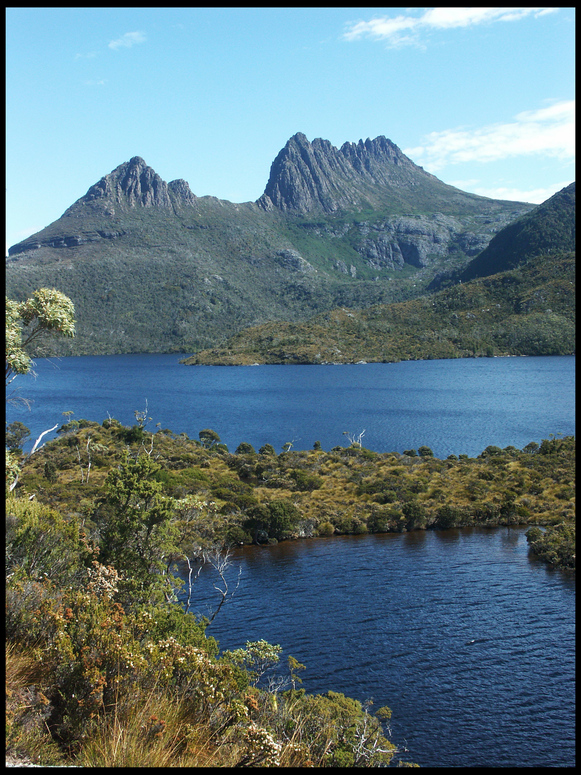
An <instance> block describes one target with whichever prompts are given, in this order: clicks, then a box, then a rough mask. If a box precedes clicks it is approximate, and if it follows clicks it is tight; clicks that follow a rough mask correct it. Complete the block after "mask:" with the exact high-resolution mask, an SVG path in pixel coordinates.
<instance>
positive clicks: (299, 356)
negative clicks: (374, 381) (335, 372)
mask: <svg viewBox="0 0 581 775" xmlns="http://www.w3.org/2000/svg"><path fill="white" fill-rule="evenodd" d="M574 352H575V254H574V253H559V254H550V255H545V256H538V257H536V258H534V259H531V261H529V263H528V264H526V265H525V266H521V267H518V268H516V269H512V270H509V271H507V272H502V273H500V274H496V275H492V276H491V277H486V278H482V279H479V280H473V281H471V282H468V283H465V284H460V285H457V286H454V287H452V288H447V289H445V290H442V291H439V292H438V293H435V294H433V295H429V296H423V297H422V298H418V299H414V300H410V301H406V302H402V303H398V304H390V305H375V306H373V307H370V308H369V309H366V310H353V309H351V310H348V309H345V308H341V309H336V310H333V311H332V312H328V313H323V314H320V315H317V316H316V317H314V318H312V319H311V320H310V321H308V322H307V323H302V324H299V323H283V324H281V323H269V324H266V325H263V326H258V327H255V328H251V329H248V330H246V331H243V332H241V333H239V334H237V335H236V336H234V337H232V338H231V339H230V340H228V342H227V343H226V344H225V345H224V346H222V347H220V348H214V349H211V350H205V351H203V352H200V353H197V354H196V355H195V356H193V357H191V358H188V359H187V360H185V361H184V362H185V363H187V364H253V363H357V362H361V361H365V362H373V361H375V362H377V361H378V362H394V361H399V360H424V359H431V358H465V357H474V356H493V355H568V354H572V353H574Z"/></svg>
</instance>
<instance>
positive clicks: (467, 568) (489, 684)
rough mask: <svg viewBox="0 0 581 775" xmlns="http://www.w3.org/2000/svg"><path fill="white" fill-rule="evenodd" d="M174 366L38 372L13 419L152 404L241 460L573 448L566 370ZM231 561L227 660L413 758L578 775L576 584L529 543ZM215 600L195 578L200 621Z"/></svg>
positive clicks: (261, 555) (350, 544) (442, 539)
mask: <svg viewBox="0 0 581 775" xmlns="http://www.w3.org/2000/svg"><path fill="white" fill-rule="evenodd" d="M181 357H183V356H180V355H116V356H95V357H88V356H87V357H80V358H61V359H56V358H54V359H39V360H38V361H37V362H36V366H35V371H36V373H37V378H36V379H34V378H33V377H31V376H26V377H19V378H17V380H16V381H15V383H14V385H13V387H14V386H19V388H18V391H19V393H20V395H21V396H23V397H25V398H28V399H31V400H32V404H31V407H32V409H31V410H30V411H29V410H28V409H26V408H25V407H23V406H22V405H12V404H9V405H8V407H7V420H8V422H12V421H14V420H20V421H21V422H24V423H25V424H26V425H27V426H28V427H29V428H30V429H31V432H32V438H33V439H34V438H36V436H38V434H40V433H41V432H42V431H44V430H45V429H47V428H50V427H52V426H53V425H54V424H55V423H59V424H61V423H63V422H64V421H65V419H66V418H65V417H63V414H62V413H63V412H67V411H72V412H74V415H73V417H74V418H75V419H81V418H85V419H88V420H95V421H97V422H102V421H103V420H104V419H105V418H106V417H107V416H108V415H110V416H112V417H115V418H117V419H118V420H120V421H121V422H122V423H124V424H125V425H132V424H133V423H134V422H135V417H134V411H136V410H143V409H144V407H145V402H146V400H147V404H148V410H149V415H150V416H151V417H152V418H153V419H152V422H151V423H150V425H149V428H150V429H152V430H154V429H155V425H156V424H157V423H160V426H161V427H162V428H170V429H171V430H173V431H174V432H176V433H180V432H185V433H187V434H188V436H190V437H191V438H197V437H198V433H199V431H200V430H202V429H203V428H212V429H213V430H215V431H217V432H218V433H219V434H220V437H221V439H222V441H223V442H224V443H226V444H227V445H228V447H229V449H230V451H234V450H235V449H236V447H237V446H238V444H240V443H241V442H243V441H244V442H249V443H251V444H252V445H253V446H254V447H255V449H257V450H258V449H259V447H261V446H262V445H263V444H265V443H270V444H272V445H273V446H274V447H275V449H276V451H277V452H280V450H281V448H282V445H283V444H285V443H286V442H289V441H292V442H293V444H294V448H295V449H310V448H311V447H312V446H313V444H314V442H315V441H320V442H321V445H322V447H323V449H331V448H332V447H334V446H337V445H348V443H349V441H348V439H347V437H346V436H345V435H344V432H345V431H346V432H348V433H351V434H354V435H358V434H359V433H361V431H363V430H364V429H365V436H364V437H363V444H364V446H366V447H367V448H369V449H373V450H375V451H378V452H390V451H397V452H403V451H404V450H405V449H409V448H412V447H413V448H415V449H417V448H418V447H419V446H421V445H427V446H429V447H431V448H432V450H433V452H434V454H435V455H436V456H437V457H440V458H443V457H446V456H447V455H449V454H456V455H458V454H462V453H465V454H468V455H469V456H471V457H473V456H476V455H478V454H480V453H481V452H482V451H483V449H485V448H486V447H487V446H488V445H490V444H494V445H497V446H500V447H505V446H507V445H509V444H510V445H513V446H515V447H518V448H522V447H523V446H525V445H526V444H528V443H529V442H530V441H537V442H540V441H541V440H542V439H543V438H548V437H549V436H550V434H559V433H560V434H563V435H574V433H575V414H574V368H575V358H574V357H572V356H564V357H551V358H548V357H547V358H482V359H462V360H444V361H410V362H402V363H396V364H366V365H353V366H332V365H328V366H255V367H211V366H204V367H198V366H184V365H181V364H180V363H179V359H180V358H181ZM54 435H55V434H54V433H53V434H49V435H48V436H46V437H45V439H47V438H50V437H51V436H54ZM28 446H30V444H29V445H28ZM236 558H237V562H238V563H241V567H242V575H241V578H240V586H239V588H238V590H237V592H236V595H235V597H234V598H233V600H232V601H231V602H230V603H229V604H228V605H227V606H226V607H225V608H224V609H223V610H222V611H221V612H220V614H219V616H218V618H217V619H216V620H215V622H213V623H212V626H211V627H210V629H209V631H208V634H214V635H216V637H217V638H218V640H219V642H220V645H221V647H222V648H237V647H240V646H243V645H244V643H245V641H246V640H259V639H261V638H264V639H266V640H268V641H270V642H272V643H279V644H281V645H282V646H283V647H284V650H285V655H287V656H288V654H292V655H293V656H295V657H296V658H297V659H298V660H299V661H300V662H302V663H304V664H306V665H307V669H306V671H305V674H304V686H305V688H306V689H307V691H309V692H321V691H327V690H328V689H333V690H334V691H341V692H344V693H345V694H347V695H349V696H352V697H356V698H357V699H359V700H361V701H364V700H365V699H368V698H370V697H372V698H373V699H374V705H375V707H376V708H379V707H381V706H382V705H388V706H389V707H391V708H392V710H393V713H394V715H393V720H392V723H391V728H392V732H393V740H394V742H395V743H397V744H398V745H405V746H407V748H408V749H409V751H408V752H407V753H404V754H403V755H402V758H403V759H404V760H408V761H415V762H417V763H419V764H421V765H423V766H458V767H460V766H498V767H508V766H553V767H556V766H573V765H574V635H573V632H574V624H573V610H574V585H573V582H572V580H571V578H570V577H569V576H566V575H565V574H563V573H559V572H552V571H550V570H548V569H547V568H546V567H545V566H544V565H542V564H539V563H538V562H536V561H535V560H531V559H529V558H528V553H527V546H526V539H525V536H524V530H523V529H517V528H512V529H508V528H498V529H495V530H488V531H487V530H477V529H469V528H466V529H463V530H456V531H444V532H432V531H428V532H421V531H420V532H413V533H409V534H403V535H400V534H397V535H372V536H342V537H335V538H326V539H313V540H307V541H297V542H283V543H281V544H278V545H277V546H273V547H244V548H243V549H240V550H239V551H237V553H236ZM232 572H233V573H235V568H233V569H232ZM231 583H232V586H234V585H235V583H236V580H235V578H233V579H231ZM204 585H205V586H204ZM211 594H212V588H211V580H210V578H209V577H208V576H206V575H204V574H203V575H202V577H201V578H200V583H199V586H198V587H197V588H196V600H195V608H196V610H197V611H198V612H199V613H202V614H205V613H208V606H210V605H211V598H210V595H211Z"/></svg>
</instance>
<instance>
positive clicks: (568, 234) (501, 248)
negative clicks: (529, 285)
mask: <svg viewBox="0 0 581 775" xmlns="http://www.w3.org/2000/svg"><path fill="white" fill-rule="evenodd" d="M564 250H575V183H571V184H570V185H568V186H566V187H565V188H563V189H561V191H558V192H557V193H556V194H555V195H554V196H552V197H551V198H550V199H547V200H546V202H543V203H542V204H540V205H539V206H538V207H535V209H534V210H531V211H530V212H528V213H527V214H526V215H523V216H521V217H520V218H517V219H516V220H515V221H513V222H512V223H510V224H509V225H508V226H506V227H505V228H504V229H502V230H501V231H500V232H499V233H498V234H497V235H496V236H494V237H493V238H492V239H491V240H490V243H489V244H488V246H487V247H486V248H485V249H484V250H483V251H482V253H479V255H478V256H476V258H474V259H473V260H472V261H471V262H470V263H469V264H468V265H467V266H466V267H465V268H464V270H462V271H461V272H458V273H456V275H455V276H454V277H453V281H454V282H458V281H461V282H466V281H468V280H473V279H474V278H475V277H487V276H488V275H491V274H496V273H497V272H503V271H505V270H506V269H514V268H515V267H517V266H520V265H522V264H524V263H526V262H527V261H528V260H529V259H530V258H532V257H534V256H540V255H543V254H548V253H555V252H562V251H564ZM435 285H437V283H433V284H432V287H433V286H435Z"/></svg>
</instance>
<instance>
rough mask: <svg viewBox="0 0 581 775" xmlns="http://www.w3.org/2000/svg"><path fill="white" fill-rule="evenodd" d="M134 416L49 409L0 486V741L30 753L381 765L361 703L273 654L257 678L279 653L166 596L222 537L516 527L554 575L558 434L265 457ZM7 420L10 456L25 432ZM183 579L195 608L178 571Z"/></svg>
mask: <svg viewBox="0 0 581 775" xmlns="http://www.w3.org/2000/svg"><path fill="white" fill-rule="evenodd" d="M147 419H148V418H147V417H146V415H145V414H144V413H136V420H137V421H138V422H137V424H136V425H134V426H133V427H131V428H129V427H125V426H122V425H121V424H120V423H119V422H117V421H116V420H114V419H110V418H109V419H107V420H105V421H104V422H103V424H102V425H99V424H98V423H95V422H90V421H86V420H79V421H75V420H69V422H67V423H66V424H65V425H63V426H62V427H61V429H60V430H59V433H58V438H56V439H54V440H52V441H50V442H48V443H47V444H46V445H45V446H44V447H42V448H41V449H40V450H38V451H37V452H36V453H35V454H34V455H32V456H31V457H30V458H28V459H27V460H25V461H22V460H21V463H22V472H21V476H20V480H19V482H18V484H17V486H16V488H15V490H14V492H13V493H11V495H10V496H9V497H7V502H6V506H7V508H6V513H7V540H6V550H7V553H6V570H7V618H6V635H7V643H8V655H7V748H8V750H9V751H11V752H16V753H19V754H24V755H28V756H29V757H30V758H32V760H33V761H36V762H40V763H42V764H76V765H78V766H110V767H125V766H127V767H129V766H141V767H142V766H152V767H153V766H166V767H168V766H169V767H172V766H174V767H175V766H377V765H381V764H383V765H385V764H387V763H389V762H390V761H392V760H393V759H394V755H395V753H396V752H395V749H394V747H393V745H392V744H391V743H390V742H389V741H388V740H387V739H386V737H385V735H384V731H383V728H382V724H381V722H382V720H385V719H388V718H389V716H390V713H391V712H390V711H389V709H388V708H382V709H379V711H377V712H376V714H375V715H372V713H371V712H370V704H369V703H366V704H362V703H360V702H359V701H357V700H354V699H351V698H348V697H345V696H344V695H342V694H340V693H336V692H332V691H329V692H327V693H326V694H324V695H309V694H306V693H305V691H304V690H303V689H300V688H298V685H299V684H300V670H301V669H302V667H303V666H302V665H300V663H298V662H297V660H296V659H294V658H293V657H292V656H289V657H288V660H287V661H288V669H287V671H286V673H281V672H280V670H278V672H276V670H277V668H280V667H281V661H280V655H281V651H282V649H281V647H280V646H276V645H271V644H268V643H266V642H265V641H257V642H248V643H246V646H245V648H241V649H237V650H235V651H233V652H229V651H225V652H222V653H220V651H219V646H218V644H217V643H216V641H215V640H214V639H213V638H212V637H209V636H208V635H207V633H206V630H207V628H208V626H209V620H208V619H206V618H203V619H197V618H196V617H194V616H193V615H192V614H191V613H188V612H184V611H183V610H182V608H181V607H179V606H178V605H176V603H175V596H174V593H175V590H176V588H177V587H178V586H179V585H178V581H177V578H176V577H175V576H174V573H175V571H176V570H177V567H178V563H180V562H186V563H187V566H188V567H189V568H190V569H192V568H194V564H199V561H201V562H210V564H211V566H212V567H213V568H215V569H216V570H217V572H218V573H220V568H224V565H221V564H220V562H221V558H222V560H224V561H226V562H227V561H228V555H227V547H228V546H230V545H233V544H240V543H246V542H251V541H255V542H258V543H274V542H276V541H278V540H287V539H292V538H295V539H296V538H303V537H304V538H306V537H311V536H321V537H323V536H327V535H332V534H334V533H351V534H360V533H366V532H386V531H396V532H404V531H409V530H415V529H446V528H451V527H459V526H465V525H475V526H484V527H490V526H494V525H516V524H521V525H522V524H530V525H531V526H532V527H531V529H530V530H529V532H528V536H529V540H530V542H531V548H532V551H533V552H537V553H538V554H539V555H540V556H541V557H542V558H543V559H544V560H546V561H548V562H550V563H552V564H554V565H556V566H558V567H565V568H574V564H575V555H574V524H575V523H574V503H575V481H574V458H575V444H574V439H573V438H572V437H567V438H564V439H550V440H545V441H543V442H542V443H541V444H540V445H538V444H536V443H531V444H529V445H527V446H526V447H525V448H524V449H523V450H522V451H519V450H517V449H515V448H514V447H507V448H506V449H500V448H498V447H494V446H489V447H487V448H486V449H485V450H484V451H483V452H482V454H481V455H479V456H478V457H477V458H468V457H467V456H466V455H460V456H459V457H456V456H455V455H450V456H449V457H448V458H447V459H446V460H439V459H437V458H435V457H434V456H433V454H432V452H431V450H430V449H429V448H428V447H420V448H419V449H418V450H417V451H416V450H411V449H410V450H406V452H405V453H404V454H403V455H401V454H396V453H385V454H379V453H374V452H371V451H370V450H366V449H364V448H362V447H361V446H360V445H359V444H357V443H356V444H352V445H351V446H349V447H336V448H334V449H333V450H331V451H330V452H324V451H323V450H321V449H320V445H319V444H318V443H315V445H314V448H313V450H312V451H297V452H295V451H291V450H289V449H287V450H286V451H284V452H282V453H280V454H278V455H277V454H276V452H275V450H274V449H273V448H272V446H270V445H265V446H264V447H263V448H261V449H260V450H259V451H258V452H256V451H255V450H254V449H253V448H252V446H251V445H250V444H247V443H243V444H241V445H240V446H239V447H238V449H237V450H236V451H235V452H234V453H233V454H231V453H230V452H228V450H227V449H226V447H225V445H223V444H222V443H221V442H220V438H219V435H218V434H217V433H216V432H215V431H213V430H211V429H204V430H202V431H200V433H199V440H192V439H189V438H188V437H187V436H186V435H185V434H180V435H176V434H174V433H172V432H171V431H170V430H167V429H165V430H159V431H158V432H156V433H155V434H152V433H150V432H149V431H148V430H147V428H146V425H147ZM9 431H10V433H11V435H10V439H11V446H12V451H13V456H15V458H16V460H18V456H19V450H18V443H19V441H22V440H23V439H24V438H25V433H24V431H25V429H24V428H22V427H19V426H18V427H15V428H13V429H9ZM13 476H14V472H13V469H12V468H11V469H9V470H8V477H9V478H11V477H13ZM32 496H34V498H33V499H32V500H31V498H32ZM539 525H544V526H546V530H545V532H544V533H543V531H542V530H541V529H540V528H539V527H538V526H539ZM224 552H226V553H224ZM194 571H195V568H194ZM186 575H187V574H186ZM191 578H192V576H191V575H190V579H191ZM186 590H188V591H189V596H190V597H192V598H193V599H194V601H195V591H196V590H195V573H194V581H193V584H192V586H190V585H188V584H187V582H186ZM224 601H226V604H227V595H225V596H224V597H223V600H222V601H219V602H218V606H217V609H216V611H215V613H219V610H220V606H221V604H222V602H224ZM212 618H213V617H212ZM210 622H211V619H210ZM273 671H275V672H273ZM269 676H272V677H273V678H274V682H272V681H271V682H269ZM363 740H365V745H362V744H361V743H362V741H363Z"/></svg>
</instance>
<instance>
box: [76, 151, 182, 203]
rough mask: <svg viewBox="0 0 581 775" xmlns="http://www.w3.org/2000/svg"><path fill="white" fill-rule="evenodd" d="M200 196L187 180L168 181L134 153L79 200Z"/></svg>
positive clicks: (166, 200) (170, 200)
mask: <svg viewBox="0 0 581 775" xmlns="http://www.w3.org/2000/svg"><path fill="white" fill-rule="evenodd" d="M195 199H196V197H195V196H194V194H193V193H192V192H191V190H190V187H189V185H188V184H187V183H186V181H185V180H174V181H172V182H171V183H170V184H168V183H166V182H165V181H164V180H163V179H162V178H161V177H160V176H159V175H158V174H157V172H155V170H154V169H152V168H151V167H148V166H147V164H146V163H145V161H144V160H143V159H142V158H141V156H133V158H131V159H130V160H129V161H128V162H124V163H123V164H120V165H119V166H118V167H116V168H115V169H114V170H113V171H112V172H110V173H109V174H108V175H105V176H104V177H102V178H101V180H100V181H99V182H98V183H95V185H93V186H91V188H90V189H89V190H88V191H87V193H86V194H85V196H84V197H82V198H81V199H80V200H79V202H80V203H82V204H88V203H94V204H97V205H102V206H103V207H104V208H105V209H110V208H111V207H113V208H114V207H115V206H121V207H171V206H172V204H178V205H191V204H193V203H194V201H195Z"/></svg>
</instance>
